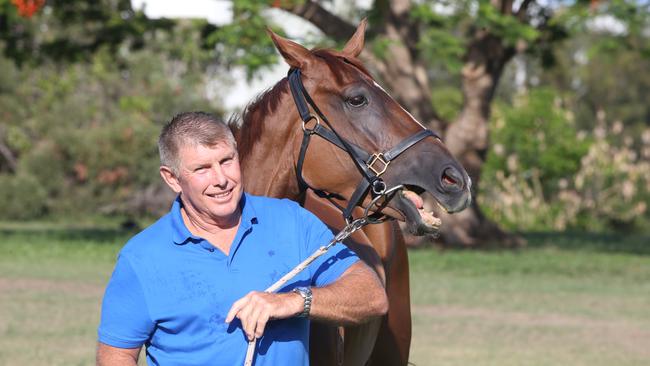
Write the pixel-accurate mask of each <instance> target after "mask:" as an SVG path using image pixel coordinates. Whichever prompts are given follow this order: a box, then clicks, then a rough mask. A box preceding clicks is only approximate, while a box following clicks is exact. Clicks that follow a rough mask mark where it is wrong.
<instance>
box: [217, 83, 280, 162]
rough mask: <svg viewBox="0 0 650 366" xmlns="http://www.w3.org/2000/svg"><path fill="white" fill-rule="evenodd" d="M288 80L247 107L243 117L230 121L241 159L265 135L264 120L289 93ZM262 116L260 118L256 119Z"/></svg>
mask: <svg viewBox="0 0 650 366" xmlns="http://www.w3.org/2000/svg"><path fill="white" fill-rule="evenodd" d="M287 85H288V82H287V78H286V77H285V78H283V79H282V80H280V81H279V82H277V83H276V84H275V85H274V86H272V87H271V88H269V89H267V90H265V91H263V92H262V93H260V94H259V95H258V96H257V97H255V99H253V100H252V101H251V102H250V103H248V104H247V105H246V107H245V108H244V111H243V112H242V113H241V116H240V115H238V114H235V115H233V116H231V117H230V119H229V120H228V126H229V127H230V129H231V130H232V132H233V135H235V139H236V140H237V149H238V150H239V157H240V159H242V158H243V157H244V156H246V155H248V153H250V151H251V150H252V149H253V145H254V144H255V142H257V141H258V140H259V139H260V138H261V137H262V134H263V133H264V118H262V117H261V116H266V115H270V114H271V113H274V112H275V110H276V109H277V108H278V104H279V103H280V100H281V97H282V94H284V93H288V92H289V89H288V87H287ZM256 116H260V118H255V117H256Z"/></svg>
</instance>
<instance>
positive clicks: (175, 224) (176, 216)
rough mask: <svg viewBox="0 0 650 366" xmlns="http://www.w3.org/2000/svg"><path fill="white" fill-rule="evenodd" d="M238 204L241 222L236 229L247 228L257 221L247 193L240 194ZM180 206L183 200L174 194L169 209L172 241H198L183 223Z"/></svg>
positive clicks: (198, 238) (182, 242) (177, 242)
mask: <svg viewBox="0 0 650 366" xmlns="http://www.w3.org/2000/svg"><path fill="white" fill-rule="evenodd" d="M239 204H240V206H241V207H242V215H241V223H240V224H239V228H238V229H237V231H242V230H244V231H245V230H248V229H249V228H250V227H251V226H252V224H256V223H257V213H256V212H255V208H254V207H253V203H252V200H251V199H250V198H249V196H248V194H247V193H244V194H242V198H241V200H240V201H239ZM181 207H183V201H181V196H180V194H179V195H178V196H176V199H175V200H174V203H173V204H172V208H171V210H170V214H171V219H172V231H173V233H172V235H173V240H174V243H176V244H179V245H183V244H186V243H187V242H188V241H189V240H192V241H199V240H201V238H200V237H198V236H196V235H193V234H192V233H191V232H190V230H189V229H188V228H187V226H186V225H185V222H184V221H183V216H182V215H181Z"/></svg>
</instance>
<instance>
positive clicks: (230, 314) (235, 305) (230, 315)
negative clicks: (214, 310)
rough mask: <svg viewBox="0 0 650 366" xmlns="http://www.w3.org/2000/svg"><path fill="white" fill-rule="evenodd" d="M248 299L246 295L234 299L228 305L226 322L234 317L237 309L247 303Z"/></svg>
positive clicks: (237, 311)
mask: <svg viewBox="0 0 650 366" xmlns="http://www.w3.org/2000/svg"><path fill="white" fill-rule="evenodd" d="M248 301H249V300H248V295H246V296H244V297H242V298H241V299H239V300H237V301H235V302H234V303H233V304H232V306H231V307H230V311H228V315H227V316H226V323H230V322H231V321H232V320H233V319H235V316H237V313H239V311H240V310H241V309H242V308H243V307H244V306H245V305H246V304H247V303H248Z"/></svg>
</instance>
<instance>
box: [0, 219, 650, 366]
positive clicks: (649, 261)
mask: <svg viewBox="0 0 650 366" xmlns="http://www.w3.org/2000/svg"><path fill="white" fill-rule="evenodd" d="M129 235H130V233H128V232H124V231H120V230H115V229H111V228H105V229H98V228H94V227H86V228H84V227H76V228H61V227H57V226H53V225H6V224H5V225H2V226H0V237H2V241H1V242H0V339H1V340H2V341H1V342H0V365H92V364H94V349H95V334H96V326H97V322H98V317H99V308H100V301H101V296H102V292H103V287H104V285H105V283H106V281H107V279H108V277H109V276H110V273H111V269H112V266H113V262H114V259H115V255H116V253H117V251H118V250H119V248H120V247H121V245H122V244H123V242H124V241H125V240H126V239H127V238H128V237H129ZM527 238H528V240H529V245H528V246H527V247H526V248H524V249H519V250H508V251H499V250H490V251H475V250H448V251H439V250H434V249H420V250H412V251H411V252H410V253H409V256H410V261H411V278H412V284H411V292H412V294H413V296H412V301H413V320H414V329H413V345H412V347H411V362H412V363H413V364H415V365H419V366H422V365H647V364H650V244H647V242H650V238H648V237H640V236H634V237H619V236H597V235H588V234H552V233H551V234H528V235H527Z"/></svg>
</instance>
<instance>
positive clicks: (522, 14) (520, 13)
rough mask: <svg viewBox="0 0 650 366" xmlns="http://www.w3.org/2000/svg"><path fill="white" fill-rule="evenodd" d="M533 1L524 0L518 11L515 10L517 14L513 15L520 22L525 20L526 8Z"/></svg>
mask: <svg viewBox="0 0 650 366" xmlns="http://www.w3.org/2000/svg"><path fill="white" fill-rule="evenodd" d="M533 1H534V0H524V1H522V3H521V6H520V7H519V10H517V13H516V14H515V15H516V16H517V18H518V19H519V20H520V21H522V22H523V21H524V20H525V19H526V11H527V10H528V7H529V6H530V4H531V3H532V2H533Z"/></svg>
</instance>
